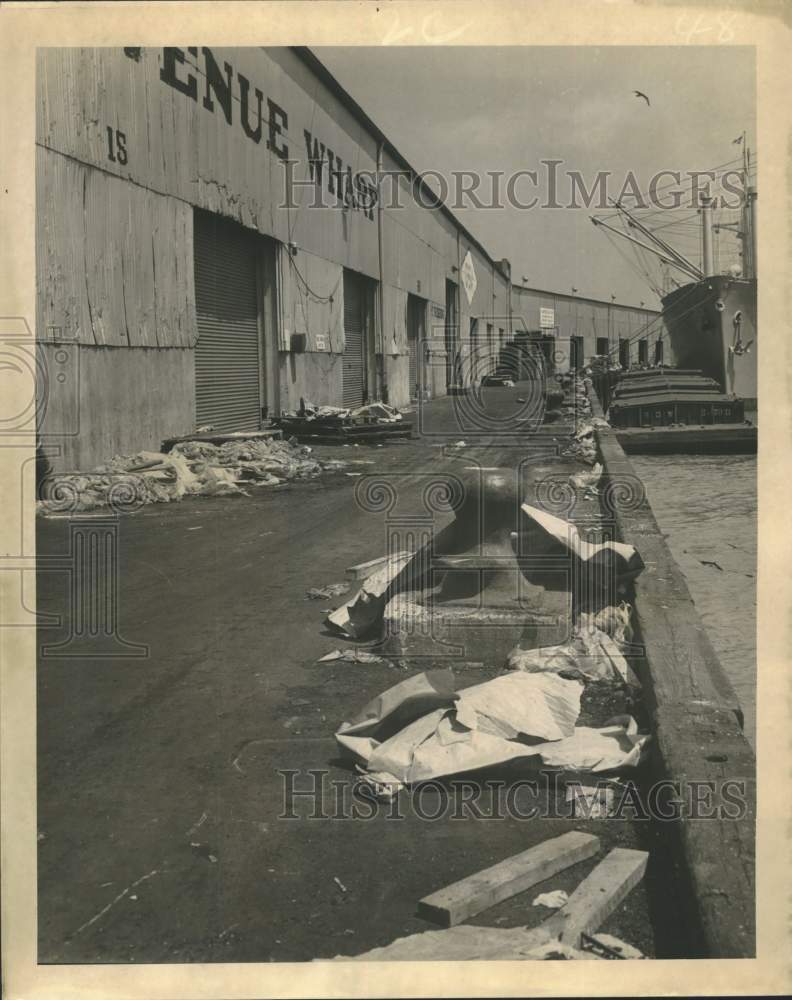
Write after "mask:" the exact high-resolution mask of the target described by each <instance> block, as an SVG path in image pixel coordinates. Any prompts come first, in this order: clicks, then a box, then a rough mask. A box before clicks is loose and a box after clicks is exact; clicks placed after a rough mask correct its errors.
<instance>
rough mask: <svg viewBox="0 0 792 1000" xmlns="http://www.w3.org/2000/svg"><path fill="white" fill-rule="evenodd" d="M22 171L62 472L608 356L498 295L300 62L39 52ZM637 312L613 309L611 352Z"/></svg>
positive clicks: (315, 64)
mask: <svg viewBox="0 0 792 1000" xmlns="http://www.w3.org/2000/svg"><path fill="white" fill-rule="evenodd" d="M36 156H37V159H36V185H37V209H38V210H37V234H36V240H37V277H38V281H37V338H38V342H39V352H40V358H41V369H42V371H44V372H45V373H46V384H45V385H44V387H43V389H42V398H43V405H42V406H40V429H41V431H42V434H43V439H44V441H45V442H47V441H48V440H49V441H57V442H58V443H57V446H54V445H53V446H52V447H51V448H50V449H49V450H50V452H51V459H52V462H53V465H54V466H55V468H56V469H80V468H83V469H84V468H91V467H92V466H93V465H95V464H97V463H99V462H102V461H104V460H106V459H107V458H109V457H110V456H112V455H114V454H118V453H132V452H135V451H138V450H140V449H141V448H147V449H156V448H158V447H159V445H160V442H161V441H162V440H163V438H166V437H173V436H177V435H182V434H189V433H192V432H193V431H195V430H196V428H199V427H212V428H213V429H214V430H216V431H230V430H255V429H257V428H259V427H260V426H261V424H262V422H263V421H265V420H266V419H267V418H268V416H271V415H272V414H277V413H279V412H281V411H282V410H289V409H294V408H295V407H297V406H298V405H299V402H300V399H301V398H302V399H309V400H311V401H312V402H315V403H320V404H331V405H343V406H350V407H354V406H357V405H360V404H362V403H364V402H366V401H368V400H374V399H382V400H384V401H387V402H390V403H391V404H392V405H395V406H399V407H407V406H409V405H411V403H414V402H415V401H416V400H417V399H418V398H419V397H421V398H435V397H438V396H442V395H445V394H447V393H450V392H458V391H463V390H464V387H465V386H467V385H470V383H471V382H472V381H475V380H478V379H479V378H480V377H481V375H483V374H486V373H487V372H488V371H490V370H492V369H494V367H495V365H496V363H497V355H498V351H499V349H500V347H501V346H503V345H504V344H505V343H506V342H507V341H508V340H509V339H510V338H511V337H512V335H513V334H514V332H515V331H519V330H526V329H527V330H530V331H533V330H536V331H539V333H540V334H541V335H544V336H545V337H548V336H553V337H555V338H556V339H557V340H558V353H559V357H558V359H557V362H558V366H559V367H562V368H563V367H564V366H565V365H568V364H569V362H570V360H574V359H570V357H569V350H568V349H567V356H566V360H564V357H563V355H564V346H563V345H564V343H566V341H565V339H564V338H568V341H569V344H570V345H573V344H574V345H576V344H577V341H576V340H575V338H579V337H582V338H583V342H584V351H588V350H591V352H592V353H593V352H594V349H595V348H596V346H597V343H596V342H598V341H599V338H600V335H601V336H604V335H605V334H604V333H601V331H602V330H603V329H604V327H603V326H602V324H603V320H602V315H601V311H600V306H602V304H601V303H600V304H597V303H589V304H588V305H584V302H587V301H588V300H579V302H578V303H577V305H576V307H575V308H577V309H578V310H579V315H580V317H581V318H580V321H579V323H578V321H577V320H575V321H572V320H571V319H569V318H568V317H571V316H572V315H577V314H576V313H575V312H574V310H573V309H572V306H571V305H570V306H569V308H568V306H567V303H566V302H565V301H564V299H565V297H564V296H547V295H544V293H539V292H533V291H530V290H527V289H512V284H511V274H510V267H509V264H508V261H504V260H498V259H496V258H493V257H491V256H490V255H489V254H488V253H487V251H486V250H485V249H484V247H483V246H482V245H481V244H480V243H479V242H478V241H477V240H476V238H475V237H474V236H473V235H472V234H471V233H470V232H469V231H468V230H467V229H466V228H465V227H464V226H463V225H462V224H461V223H460V222H459V221H458V220H457V219H456V218H455V216H454V215H453V214H452V213H451V212H450V210H449V209H448V208H447V207H446V206H445V205H443V204H442V203H440V202H439V201H438V199H437V198H436V196H435V195H434V194H433V193H432V192H431V190H430V189H429V188H428V187H427V185H426V184H425V183H424V182H423V180H422V178H421V177H420V176H419V175H418V173H417V172H416V171H415V170H414V169H413V168H412V167H411V166H410V165H409V164H408V163H407V162H406V161H405V160H404V158H403V157H402V156H401V155H400V154H399V152H398V151H397V150H396V149H395V148H394V147H393V146H392V144H391V143H389V142H388V140H387V139H386V137H385V136H384V135H383V134H382V133H381V132H380V131H379V129H378V128H377V126H376V125H375V124H374V123H373V122H372V121H371V120H370V119H369V118H368V117H367V116H366V114H365V112H364V111H363V110H362V109H361V108H360V107H359V106H358V104H357V103H356V102H355V101H354V100H353V98H352V97H350V95H349V94H347V93H346V92H345V91H344V90H343V88H342V87H341V86H340V85H339V84H338V83H337V81H336V80H335V79H334V78H333V77H332V76H331V75H330V74H329V73H328V72H327V70H326V69H325V68H324V66H323V65H322V64H321V63H320V62H319V61H318V59H317V58H316V57H315V56H314V55H313V53H312V52H310V51H309V50H307V49H300V48H267V49H261V48H234V49H219V48H218V49H210V48H207V47H201V48H197V47H195V48H191V47H186V48H164V49H162V48H161V49H147V48H143V49H141V48H102V49H99V48H97V49H77V48H74V49H45V50H41V51H40V52H39V56H38V80H37V150H36ZM386 178H387V179H388V181H389V184H390V185H391V186H390V189H389V190H388V192H387V197H386V196H385V190H384V179H386ZM543 295H544V298H542V296H543ZM532 296H535V297H536V303H540V304H539V306H538V308H539V312H537V310H536V309H535V308H534V299H533V298H532ZM545 301H546V302H547V303H548V304H544V303H545ZM542 309H544V310H547V309H552V310H554V313H553V323H551V324H549V325H548V317H549V314H548V313H547V312H545V313H542V312H541V310H542ZM513 311H514V312H515V313H516V318H514V319H513V316H512V313H513ZM640 312H641V311H640V310H637V311H636V310H632V311H625V312H624V313H623V315H622V313H620V312H619V310H618V308H617V307H613V309H610V308H609V315H610V314H611V313H612V314H613V316H614V317H616V316H617V315H619V316H621V319H620V320H618V321H617V320H616V319H615V318H614V325H613V336H614V337H615V338H616V339H618V338H620V337H622V335H624V336H632V335H633V334H634V333H635V332H636V330H637V329H638V326H639V325H640V323H641V322H642V320H641V316H640V315H639V314H640ZM633 314H635V315H633ZM595 317H596V319H595ZM619 323H621V325H618V324H619ZM630 324H633V325H632V326H631V325H630ZM610 329H611V328H610V326H608V330H609V332H608V336H609V337H611V332H610ZM586 338H588V340H587V339H586ZM592 338H593V339H592ZM574 349H575V350H578V348H577V347H575V348H574ZM56 373H57V375H56Z"/></svg>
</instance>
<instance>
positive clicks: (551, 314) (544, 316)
mask: <svg viewBox="0 0 792 1000" xmlns="http://www.w3.org/2000/svg"><path fill="white" fill-rule="evenodd" d="M555 325H556V324H555V309H540V310H539V326H540V327H541V328H542V329H543V330H547V329H552V327H554V326H555Z"/></svg>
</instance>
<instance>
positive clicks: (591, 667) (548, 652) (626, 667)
mask: <svg viewBox="0 0 792 1000" xmlns="http://www.w3.org/2000/svg"><path fill="white" fill-rule="evenodd" d="M507 665H508V666H509V667H510V668H511V669H512V670H524V671H526V672H528V673H556V674H558V673H565V674H572V675H580V676H581V677H584V678H586V680H592V681H619V682H622V683H624V684H627V685H628V686H629V687H631V688H634V689H635V690H638V689H639V688H640V686H641V684H640V681H639V680H638V678H637V677H636V676H635V672H634V671H633V669H632V667H631V666H630V664H629V663H628V662H627V659H626V658H625V656H624V653H623V652H622V646H621V644H620V643H618V642H617V641H616V640H615V639H613V638H611V636H610V635H608V634H607V632H602V631H600V630H599V629H597V628H590V627H588V626H587V627H585V628H582V629H580V631H578V632H576V633H575V635H573V636H572V638H571V639H570V641H569V642H566V643H564V644H563V645H560V646H540V647H539V648H538V649H519V648H517V649H513V650H512V651H511V653H509V657H508V660H507Z"/></svg>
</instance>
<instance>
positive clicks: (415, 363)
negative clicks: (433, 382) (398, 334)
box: [407, 295, 426, 399]
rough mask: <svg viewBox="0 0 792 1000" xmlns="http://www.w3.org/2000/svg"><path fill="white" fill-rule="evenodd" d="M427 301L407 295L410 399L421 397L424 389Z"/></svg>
mask: <svg viewBox="0 0 792 1000" xmlns="http://www.w3.org/2000/svg"><path fill="white" fill-rule="evenodd" d="M425 311H426V303H425V302H424V301H423V300H422V299H418V298H416V297H415V296H414V295H408V296H407V346H408V347H409V351H410V369H409V378H410V399H419V398H420V396H421V389H422V384H421V383H422V382H423V377H422V372H421V368H422V367H423V366H422V365H421V364H420V359H421V354H422V353H423V350H424V345H423V339H424V332H423V325H424V315H425Z"/></svg>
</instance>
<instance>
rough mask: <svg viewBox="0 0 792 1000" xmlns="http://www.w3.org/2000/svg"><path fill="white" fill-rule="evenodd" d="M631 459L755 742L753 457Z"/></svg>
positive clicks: (754, 496) (712, 456)
mask: <svg viewBox="0 0 792 1000" xmlns="http://www.w3.org/2000/svg"><path fill="white" fill-rule="evenodd" d="M630 458H631V461H632V464H633V466H634V468H635V471H636V472H637V474H638V475H639V476H640V477H641V479H642V480H643V482H644V485H645V486H646V491H647V496H648V498H649V502H650V503H651V505H652V510H653V511H654V515H655V517H656V518H657V523H658V524H659V525H660V530H661V531H663V532H665V533H666V534H667V536H668V537H667V541H668V544H669V545H670V547H671V551H672V553H673V555H674V559H675V560H676V562H677V564H678V565H679V568H680V569H681V570H682V572H683V573H684V574H685V578H686V579H687V584H688V588H689V590H690V594H691V597H692V598H693V600H694V601H695V603H696V608H697V609H698V612H699V615H700V616H701V620H702V621H703V623H704V626H705V628H706V629H707V634H708V635H709V637H710V641H711V642H712V645H713V646H714V647H715V650H716V652H717V654H718V656H719V658H720V661H721V663H722V665H723V668H724V670H725V671H726V673H727V674H728V675H729V678H730V680H731V682H732V684H733V685H734V688H735V691H736V692H737V697H738V698H739V700H740V704H741V705H742V708H743V712H744V714H745V735H746V736H747V738H748V739H749V740H750V742H751V743H752V744H753V745H754V746H755V737H756V456H755V455H663V456H650V455H632V456H630ZM702 560H707V561H709V562H716V563H717V564H718V565H719V566H721V567H722V570H719V569H717V568H716V567H714V566H706V565H704V564H703V563H702Z"/></svg>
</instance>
